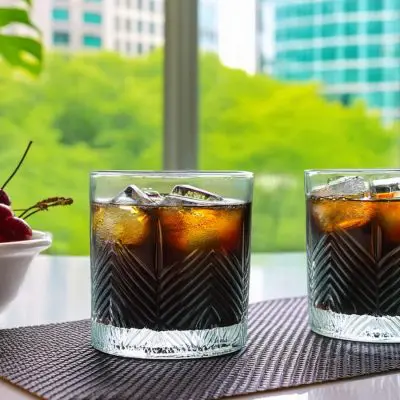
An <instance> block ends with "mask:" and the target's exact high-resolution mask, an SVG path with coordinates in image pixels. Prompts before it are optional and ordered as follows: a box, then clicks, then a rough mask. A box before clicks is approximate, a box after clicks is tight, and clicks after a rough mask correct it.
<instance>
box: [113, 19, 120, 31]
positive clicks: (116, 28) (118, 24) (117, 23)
mask: <svg viewBox="0 0 400 400" xmlns="http://www.w3.org/2000/svg"><path fill="white" fill-rule="evenodd" d="M114 26H115V30H116V31H117V32H118V31H119V30H120V19H119V17H115V20H114Z"/></svg>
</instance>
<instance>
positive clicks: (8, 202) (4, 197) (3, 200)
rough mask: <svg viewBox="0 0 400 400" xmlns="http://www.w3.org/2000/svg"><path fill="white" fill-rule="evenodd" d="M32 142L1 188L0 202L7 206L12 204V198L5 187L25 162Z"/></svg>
mask: <svg viewBox="0 0 400 400" xmlns="http://www.w3.org/2000/svg"><path fill="white" fill-rule="evenodd" d="M32 143H33V142H32V140H31V141H30V142H29V143H28V146H27V148H26V149H25V152H24V154H23V155H22V157H21V159H20V160H19V163H18V165H17V167H16V168H15V169H14V171H13V173H12V174H11V175H10V176H9V177H8V179H7V180H6V181H5V182H4V184H3V186H2V187H1V189H0V204H5V205H7V206H9V205H11V200H10V198H9V197H8V195H7V193H6V192H5V191H4V189H5V187H6V186H7V184H8V183H9V182H10V181H11V179H12V178H13V177H14V175H15V174H16V173H17V171H18V170H19V168H20V166H21V165H22V163H23V162H24V160H25V157H26V155H27V154H28V151H29V149H30V147H31V146H32Z"/></svg>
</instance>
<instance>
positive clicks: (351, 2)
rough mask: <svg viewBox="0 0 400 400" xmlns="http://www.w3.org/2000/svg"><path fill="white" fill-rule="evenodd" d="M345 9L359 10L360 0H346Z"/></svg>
mask: <svg viewBox="0 0 400 400" xmlns="http://www.w3.org/2000/svg"><path fill="white" fill-rule="evenodd" d="M344 10H345V11H357V10H358V1H357V0H345V2H344Z"/></svg>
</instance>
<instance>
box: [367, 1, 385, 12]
mask: <svg viewBox="0 0 400 400" xmlns="http://www.w3.org/2000/svg"><path fill="white" fill-rule="evenodd" d="M383 3H384V0H367V10H368V11H380V10H382V9H383V7H384V4H383Z"/></svg>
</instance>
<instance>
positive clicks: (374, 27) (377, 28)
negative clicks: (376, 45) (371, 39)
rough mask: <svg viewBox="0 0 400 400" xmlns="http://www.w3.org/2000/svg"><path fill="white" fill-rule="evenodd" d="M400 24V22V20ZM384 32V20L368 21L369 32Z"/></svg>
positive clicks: (372, 33)
mask: <svg viewBox="0 0 400 400" xmlns="http://www.w3.org/2000/svg"><path fill="white" fill-rule="evenodd" d="M399 24H400V22H399ZM382 32H383V22H382V21H369V22H368V23H367V33H369V34H371V35H374V34H380V33H382Z"/></svg>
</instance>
